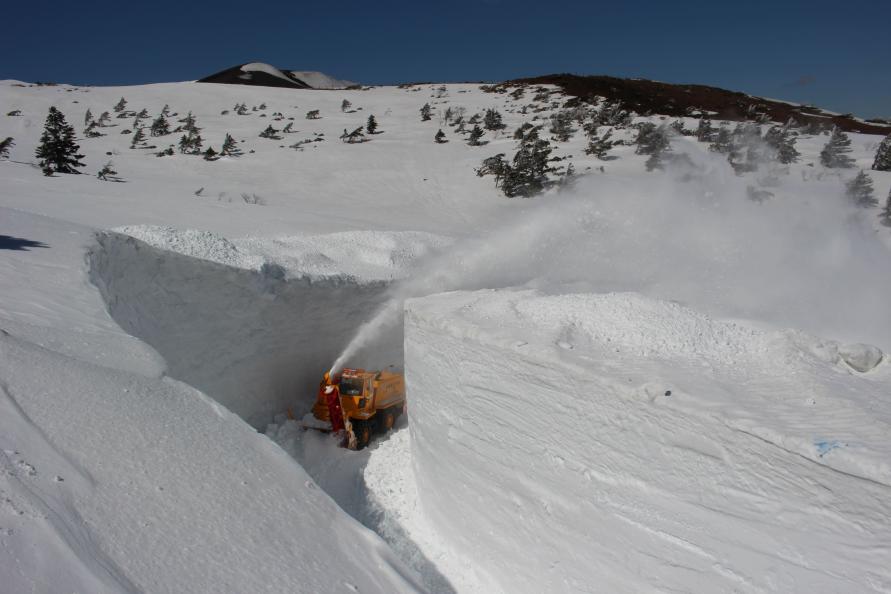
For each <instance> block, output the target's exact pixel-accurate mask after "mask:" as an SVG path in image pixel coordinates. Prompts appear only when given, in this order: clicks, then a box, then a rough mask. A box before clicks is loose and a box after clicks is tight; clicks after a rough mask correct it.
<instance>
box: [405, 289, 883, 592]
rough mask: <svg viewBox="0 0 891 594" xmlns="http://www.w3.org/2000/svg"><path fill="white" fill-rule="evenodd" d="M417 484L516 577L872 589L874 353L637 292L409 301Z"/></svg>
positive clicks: (722, 588) (527, 587)
mask: <svg viewBox="0 0 891 594" xmlns="http://www.w3.org/2000/svg"><path fill="white" fill-rule="evenodd" d="M405 336H406V339H405V340H406V371H407V374H408V377H407V380H408V382H409V384H410V386H411V393H412V396H413V398H412V400H411V410H410V414H411V417H410V418H411V437H412V439H411V444H412V454H413V457H412V460H413V468H414V473H415V475H416V476H417V489H418V493H419V500H420V504H421V506H422V508H423V509H424V511H425V513H426V516H427V518H428V520H429V521H430V522H431V523H432V524H433V526H434V527H435V529H436V530H437V531H438V532H439V533H440V535H441V536H442V538H443V539H445V540H447V541H448V542H449V544H450V545H451V546H452V547H454V548H455V549H457V550H461V551H465V552H466V553H467V554H469V556H471V557H472V558H474V559H476V560H477V562H478V563H479V564H480V565H482V566H484V567H486V568H487V569H488V570H489V571H490V572H491V573H492V576H493V578H494V579H495V581H496V582H497V583H498V584H499V585H500V586H501V587H502V588H503V590H504V591H506V592H516V591H530V592H531V591H538V592H551V591H573V592H575V591H578V592H586V591H603V592H616V591H631V592H649V591H684V592H686V591H698V592H733V591H756V592H763V591H775V592H793V591H795V592H810V591H821V592H866V591H888V587H889V586H891V565H889V564H888V563H887V561H888V555H889V544H891V498H889V497H888V494H889V489H891V463H889V462H891V444H889V440H888V435H889V430H891V414H889V413H891V407H889V406H888V402H887V398H888V390H887V388H888V381H889V376H891V373H889V368H888V366H887V365H885V366H883V368H882V369H881V370H874V371H872V372H870V373H866V374H862V375H861V374H855V375H852V372H851V370H850V368H849V367H848V366H847V364H846V363H845V362H844V361H843V360H842V359H841V358H839V357H838V355H837V349H836V348H835V346H834V345H828V344H826V343H824V342H822V341H820V340H818V339H814V338H812V337H809V336H806V335H802V334H800V333H797V332H794V331H780V330H765V329H762V328H759V327H756V326H753V325H750V324H747V323H744V322H734V321H726V320H715V319H712V318H710V317H708V316H705V315H702V314H698V313H696V312H694V311H692V310H690V309H688V308H685V307H683V306H680V305H677V304H674V303H670V302H665V301H658V300H652V299H648V298H644V297H642V296H640V295H638V294H635V293H613V294H602V295H590V294H583V295H544V294H541V293H537V292H534V291H528V290H527V291H481V292H469V293H468V292H459V293H447V294H443V295H440V296H436V297H427V298H424V299H418V300H412V301H410V302H409V304H408V305H407V312H406V334H405Z"/></svg>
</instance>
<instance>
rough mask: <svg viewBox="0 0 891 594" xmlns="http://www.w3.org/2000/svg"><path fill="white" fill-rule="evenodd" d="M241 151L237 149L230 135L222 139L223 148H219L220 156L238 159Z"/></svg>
mask: <svg viewBox="0 0 891 594" xmlns="http://www.w3.org/2000/svg"><path fill="white" fill-rule="evenodd" d="M241 154H242V152H241V149H239V148H238V144H237V143H236V142H235V139H234V138H232V135H230V134H226V138H225V139H223V146H222V148H220V156H223V157H239V156H241Z"/></svg>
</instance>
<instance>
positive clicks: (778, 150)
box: [764, 126, 800, 165]
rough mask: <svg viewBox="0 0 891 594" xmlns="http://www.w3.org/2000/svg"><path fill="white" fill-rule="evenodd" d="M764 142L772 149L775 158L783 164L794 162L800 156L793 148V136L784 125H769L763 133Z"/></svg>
mask: <svg viewBox="0 0 891 594" xmlns="http://www.w3.org/2000/svg"><path fill="white" fill-rule="evenodd" d="M764 142H765V143H766V144H767V146H769V147H770V148H771V149H773V152H774V154H775V155H776V160H777V161H779V162H780V163H782V164H783V165H788V164H789V163H794V162H796V161H797V160H798V157H799V156H800V153H799V152H798V151H797V150H795V136H794V135H793V133H792V132H791V130H790V129H789V128H787V127H786V126H782V127H780V126H771V128H770V129H769V130H768V131H767V132H766V133H765V134H764Z"/></svg>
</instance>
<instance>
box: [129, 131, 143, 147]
mask: <svg viewBox="0 0 891 594" xmlns="http://www.w3.org/2000/svg"><path fill="white" fill-rule="evenodd" d="M130 148H131V149H135V148H145V132H143V131H142V128H136V132H135V133H134V134H133V138H131V139H130Z"/></svg>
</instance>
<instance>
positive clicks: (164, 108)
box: [161, 103, 170, 118]
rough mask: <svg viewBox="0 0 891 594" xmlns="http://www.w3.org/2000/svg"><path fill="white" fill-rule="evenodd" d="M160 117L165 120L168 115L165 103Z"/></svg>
mask: <svg viewBox="0 0 891 594" xmlns="http://www.w3.org/2000/svg"><path fill="white" fill-rule="evenodd" d="M161 115H162V116H163V117H164V118H167V116H169V115H170V106H169V105H167V104H166V103H165V104H164V107H162V108H161Z"/></svg>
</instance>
